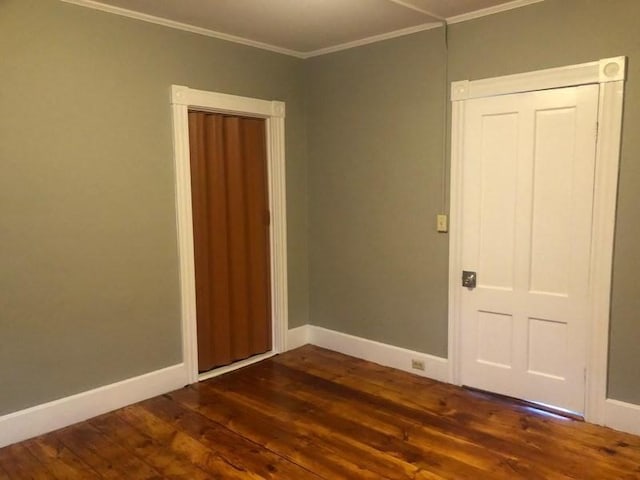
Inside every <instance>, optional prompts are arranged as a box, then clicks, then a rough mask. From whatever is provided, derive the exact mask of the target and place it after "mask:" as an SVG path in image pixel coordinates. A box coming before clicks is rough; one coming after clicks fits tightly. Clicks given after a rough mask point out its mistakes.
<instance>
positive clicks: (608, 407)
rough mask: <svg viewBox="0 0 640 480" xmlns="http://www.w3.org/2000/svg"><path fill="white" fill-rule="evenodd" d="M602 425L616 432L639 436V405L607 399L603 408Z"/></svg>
mask: <svg viewBox="0 0 640 480" xmlns="http://www.w3.org/2000/svg"><path fill="white" fill-rule="evenodd" d="M604 424H605V425H606V426H607V427H611V428H614V429H616V430H620V431H623V432H628V433H633V434H634V435H640V405H635V404H633V403H626V402H621V401H619V400H612V399H610V398H608V399H607V400H606V401H605V407H604Z"/></svg>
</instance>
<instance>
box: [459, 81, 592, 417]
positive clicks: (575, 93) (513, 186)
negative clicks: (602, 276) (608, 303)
mask: <svg viewBox="0 0 640 480" xmlns="http://www.w3.org/2000/svg"><path fill="white" fill-rule="evenodd" d="M598 92H599V86H598V85H587V86H581V87H573V88H560V89H555V90H544V91H536V92H528V93H521V94H512V95H503V96H495V97H488V98H480V99H473V100H468V101H467V102H465V103H466V104H465V114H464V115H465V117H464V144H463V145H464V146H463V158H462V191H463V194H462V196H463V200H462V228H463V232H462V265H463V269H464V270H467V271H472V272H476V282H477V283H476V287H475V288H466V287H463V286H462V282H461V286H460V288H461V289H462V295H461V304H460V307H461V308H460V312H461V360H462V362H461V372H460V373H461V381H462V384H463V385H467V386H471V387H475V388H479V389H482V390H487V391H492V392H496V393H500V394H504V395H509V396H512V397H517V398H521V399H525V400H530V401H535V402H541V403H545V404H549V405H553V406H556V407H560V408H564V409H568V410H571V411H574V412H584V405H585V365H586V351H587V345H586V344H587V329H588V325H589V320H590V312H589V308H588V307H589V295H588V292H589V282H590V278H589V274H590V272H589V264H590V255H591V243H592V242H591V230H592V213H593V190H594V169H595V151H596V131H597V123H596V122H597V113H598ZM461 273H462V272H461Z"/></svg>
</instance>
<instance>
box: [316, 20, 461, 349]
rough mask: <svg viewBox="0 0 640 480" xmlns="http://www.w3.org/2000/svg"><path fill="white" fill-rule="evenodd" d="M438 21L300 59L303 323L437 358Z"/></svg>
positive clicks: (443, 336)
mask: <svg viewBox="0 0 640 480" xmlns="http://www.w3.org/2000/svg"><path fill="white" fill-rule="evenodd" d="M442 39H443V36H442V29H437V30H430V31H426V32H421V33H417V34H414V35H408V36H405V37H400V38H396V39H393V40H389V41H385V42H381V43H375V44H371V45H368V46H364V47H360V48H356V49H351V50H344V51H341V52H338V53H334V54H331V55H325V56H321V57H316V58H312V59H310V60H308V62H307V122H308V123H307V125H308V127H307V130H308V155H309V219H310V232H309V239H310V240H309V253H310V311H311V321H312V323H313V324H315V325H320V326H323V327H326V328H330V329H332V330H338V331H341V332H345V333H349V334H352V335H357V336H361V337H365V338H369V339H372V340H376V341H380V342H383V343H389V344H392V345H398V346H402V347H405V348H409V349H412V350H418V351H421V352H428V353H432V354H434V355H439V356H446V355H447V289H448V286H447V269H448V267H447V265H448V257H447V255H448V254H447V252H448V250H447V245H448V241H449V239H448V236H447V235H444V234H438V233H437V232H436V231H435V228H433V227H434V225H435V224H434V222H435V216H436V214H437V213H438V211H439V209H441V208H442V188H441V185H442V179H441V177H442V146H443V141H442V135H443V120H442V110H443V108H444V102H443V95H444V82H443V80H442V75H443V71H444V70H443V60H444V57H443V48H442V47H443V42H442Z"/></svg>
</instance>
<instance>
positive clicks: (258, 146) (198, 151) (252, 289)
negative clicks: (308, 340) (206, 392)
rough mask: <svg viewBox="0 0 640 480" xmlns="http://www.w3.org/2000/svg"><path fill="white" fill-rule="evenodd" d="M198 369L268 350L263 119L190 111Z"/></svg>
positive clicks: (268, 323) (267, 225) (269, 337)
mask: <svg viewBox="0 0 640 480" xmlns="http://www.w3.org/2000/svg"><path fill="white" fill-rule="evenodd" d="M189 142H190V149H191V191H192V205H193V233H194V249H195V271H196V272H195V273H196V309H197V323H198V369H199V370H200V371H201V372H202V371H206V370H210V369H212V368H215V367H219V366H222V365H228V364H230V363H232V362H234V361H237V360H241V359H244V358H247V357H250V356H252V355H256V354H259V353H264V352H267V351H269V350H271V305H270V269H269V264H270V263H269V212H268V190H267V165H266V159H267V156H266V138H265V121H264V120H263V119H258V118H244V117H237V116H228V115H221V114H212V113H204V112H189Z"/></svg>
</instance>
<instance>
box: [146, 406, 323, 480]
mask: <svg viewBox="0 0 640 480" xmlns="http://www.w3.org/2000/svg"><path fill="white" fill-rule="evenodd" d="M143 405H144V407H145V409H147V410H148V411H149V412H150V413H152V414H153V415H155V416H157V417H159V418H161V419H163V420H165V421H166V422H168V423H170V424H172V425H175V426H176V428H178V429H180V431H182V432H184V433H185V434H187V435H190V436H191V437H192V438H195V439H196V440H198V441H199V442H201V443H203V444H204V445H205V446H206V447H207V448H209V449H210V450H212V451H214V452H216V453H217V454H218V455H220V456H221V457H222V458H225V459H226V460H227V461H228V462H230V463H232V464H234V465H242V466H243V467H244V468H246V469H247V470H248V471H251V472H255V473H256V474H258V475H260V476H261V477H263V478H265V479H279V478H296V479H300V480H318V479H320V478H322V477H319V476H318V475H316V474H315V473H313V472H311V471H309V470H305V469H304V468H302V467H300V466H299V465H296V464H294V463H292V462H289V461H288V460H286V459H285V458H283V457H281V456H279V455H277V454H275V453H273V452H271V451H270V450H267V449H265V448H263V447H262V446H261V445H259V444H256V443H254V442H252V441H250V440H248V439H247V438H245V437H243V436H241V435H238V434H237V433H235V432H232V431H231V430H228V429H227V428H225V427H223V426H222V425H220V424H219V423H216V422H214V421H212V420H210V419H209V418H207V417H205V416H204V415H201V414H199V413H197V412H195V411H192V410H190V409H188V408H186V407H184V406H182V405H181V404H179V403H176V402H173V401H171V400H170V399H169V398H167V397H158V398H155V399H152V400H149V401H147V402H144V404H143Z"/></svg>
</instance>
